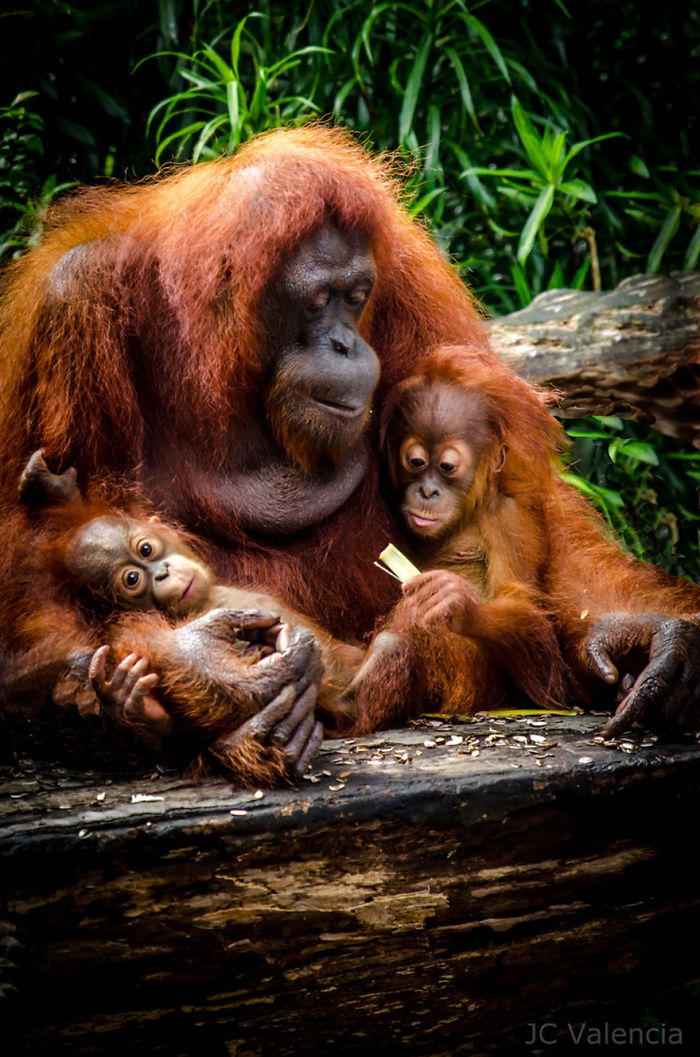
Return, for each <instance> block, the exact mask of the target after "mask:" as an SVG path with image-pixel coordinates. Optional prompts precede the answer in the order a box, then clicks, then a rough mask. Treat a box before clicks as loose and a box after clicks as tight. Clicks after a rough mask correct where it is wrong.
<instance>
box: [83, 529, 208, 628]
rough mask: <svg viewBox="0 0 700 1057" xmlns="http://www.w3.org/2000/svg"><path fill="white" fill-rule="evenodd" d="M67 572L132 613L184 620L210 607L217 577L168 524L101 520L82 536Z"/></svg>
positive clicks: (84, 530) (85, 530) (84, 531)
mask: <svg viewBox="0 0 700 1057" xmlns="http://www.w3.org/2000/svg"><path fill="white" fill-rule="evenodd" d="M65 564H66V568H67V570H68V572H69V573H71V574H72V575H73V576H75V577H76V579H77V580H78V582H79V583H81V584H85V585H86V586H87V587H90V588H93V589H94V590H95V591H99V592H101V593H103V594H107V595H109V596H111V597H113V598H114V600H115V602H117V603H120V604H121V605H123V606H126V607H128V608H131V609H146V610H148V609H158V610H161V611H162V612H164V613H167V614H168V615H170V616H184V615H186V614H188V613H192V612H194V611H196V610H197V609H200V608H201V607H202V606H204V605H205V604H206V603H207V601H208V599H209V595H210V592H211V588H212V581H211V573H210V572H209V570H208V569H207V567H206V566H205V565H203V564H202V563H201V562H200V561H199V559H198V558H197V556H196V555H195V554H193V553H192V552H191V551H190V550H189V549H188V548H187V547H186V546H185V545H184V544H183V542H182V540H181V539H180V538H179V537H178V536H177V535H176V534H175V533H174V532H171V531H170V530H168V529H165V528H164V527H163V526H162V525H158V524H154V523H152V522H150V521H136V520H134V519H133V518H128V517H120V516H114V517H100V518H94V519H93V520H92V521H89V522H88V523H87V524H86V525H85V526H84V527H83V528H81V529H79V530H78V532H76V534H75V536H74V537H73V539H72V540H71V542H70V544H69V546H68V549H67V551H66V559H65Z"/></svg>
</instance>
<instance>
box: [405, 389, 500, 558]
mask: <svg viewBox="0 0 700 1057" xmlns="http://www.w3.org/2000/svg"><path fill="white" fill-rule="evenodd" d="M492 419H493V416H492V412H491V408H490V405H489V403H488V401H487V400H486V398H485V397H484V395H483V394H482V393H481V392H480V391H479V390H464V389H461V388H460V387H458V386H456V385H454V384H452V383H449V382H432V383H427V382H420V383H418V384H410V385H409V386H408V387H407V388H406V390H405V391H404V393H403V394H402V396H401V399H400V400H399V402H398V403H397V405H396V408H395V411H394V417H393V419H392V421H391V423H390V425H389V430H388V452H389V469H390V473H391V478H392V482H393V486H394V489H395V491H396V497H397V499H398V504H399V508H400V511H401V514H402V516H403V519H404V521H405V524H406V527H407V528H408V530H409V531H410V532H411V534H412V535H413V536H415V537H417V538H418V539H421V540H425V541H433V542H435V541H439V540H442V539H444V538H445V537H446V536H449V535H450V534H451V533H453V532H454V531H455V530H456V529H458V528H459V526H460V524H461V523H462V522H463V521H464V519H465V518H466V517H467V516H468V514H469V511H470V510H471V509H472V507H473V504H474V503H475V502H476V500H477V499H478V498H479V495H478V493H479V487H480V485H479V482H480V481H481V482H482V484H483V479H484V477H485V470H486V469H487V467H488V466H489V465H491V463H493V462H494V455H497V456H498V457H500V445H499V443H498V441H497V438H496V431H495V427H494V424H493V421H492ZM480 470H481V475H480V476H479V471H480Z"/></svg>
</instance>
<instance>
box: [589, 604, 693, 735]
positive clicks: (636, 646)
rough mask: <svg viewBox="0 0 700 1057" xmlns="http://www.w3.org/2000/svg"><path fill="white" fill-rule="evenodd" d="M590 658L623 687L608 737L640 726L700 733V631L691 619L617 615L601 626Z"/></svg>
mask: <svg viewBox="0 0 700 1057" xmlns="http://www.w3.org/2000/svg"><path fill="white" fill-rule="evenodd" d="M585 654H586V657H585V659H586V663H587V665H588V667H589V668H590V669H591V670H592V671H593V672H594V673H595V674H596V675H598V676H600V678H602V679H604V680H605V682H606V683H608V684H610V685H613V684H615V683H618V685H619V688H620V690H619V692H618V699H619V698H620V697H621V700H620V703H619V704H618V706H617V709H616V711H615V714H614V715H613V716H612V718H611V719H609V720H608V722H607V723H606V724H605V726H604V728H603V731H602V733H603V735H604V736H605V737H610V738H612V737H616V736H617V735H619V734H621V733H622V732H623V731H625V730H628V729H629V728H630V727H631V726H632V725H633V724H635V723H637V724H640V725H643V726H646V727H650V728H652V729H654V730H665V731H676V732H683V731H687V730H698V729H700V627H698V626H697V625H696V624H694V623H693V622H691V621H690V620H683V619H682V618H680V617H660V616H656V615H646V614H644V615H636V614H626V613H613V614H610V615H609V616H606V617H603V618H602V619H601V620H599V621H598V623H597V624H596V625H595V627H594V628H593V630H592V632H591V634H590V636H589V639H588V642H587V643H586V646H585ZM640 658H641V660H640ZM640 666H641V670H640Z"/></svg>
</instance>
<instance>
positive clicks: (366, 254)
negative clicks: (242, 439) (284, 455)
mask: <svg viewBox="0 0 700 1057" xmlns="http://www.w3.org/2000/svg"><path fill="white" fill-rule="evenodd" d="M374 274H375V273H374V263H373V260H372V255H371V252H370V248H369V245H368V242H367V240H366V239H365V238H364V236H362V235H360V234H357V233H343V232H340V231H339V230H338V229H337V228H336V227H335V226H334V225H333V224H330V223H329V224H327V225H326V226H325V227H323V228H321V230H320V231H318V232H316V233H315V234H314V235H312V236H310V237H309V238H307V239H306V240H305V241H304V242H302V243H301V244H300V245H299V247H298V248H297V249H296V251H295V252H294V254H293V255H292V256H291V257H290V258H289V259H288V260H287V261H286V262H285V264H284V265H283V266H282V269H281V271H280V273H279V274H278V276H277V278H276V279H275V281H274V282H273V284H272V286H271V287H270V288H269V290H268V292H267V294H266V297H265V300H264V303H263V309H262V312H263V320H264V322H265V326H266V331H267V333H268V335H270V336H272V338H273V341H272V343H271V346H270V350H269V355H274V357H275V360H274V364H273V366H272V370H271V376H270V381H269V387H268V398H267V410H268V413H269V414H271V416H272V419H273V428H276V432H277V433H278V436H279V433H280V432H283V433H284V435H285V437H291V438H292V441H293V443H294V442H295V441H296V442H297V443H298V444H299V445H300V446H301V447H302V448H306V449H307V450H311V451H313V453H314V455H315V457H317V458H318V457H319V456H320V457H323V456H324V455H328V454H330V455H331V458H333V460H334V461H342V459H343V458H344V457H345V456H346V455H347V453H348V451H349V449H351V448H352V447H353V446H354V445H355V444H356V443H357V442H358V440H359V439H360V437H361V436H362V433H363V432H364V429H365V426H366V424H367V418H368V415H369V410H370V405H371V400H372V394H373V393H374V390H375V387H376V385H377V382H378V380H379V361H378V359H377V356H376V354H375V353H374V351H373V350H372V349H371V348H370V347H369V345H367V343H366V342H365V341H364V340H363V339H362V338H361V337H360V334H359V333H358V324H359V322H360V318H361V316H362V313H363V311H364V308H365V305H366V304H367V301H368V300H369V297H370V294H371V293H372V289H373V287H374ZM280 417H281V418H282V419H283V423H284V425H283V427H282V429H280V427H279V425H277V426H276V427H275V423H278V420H279V418H280Z"/></svg>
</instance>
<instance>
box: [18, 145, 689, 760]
mask: <svg viewBox="0 0 700 1057" xmlns="http://www.w3.org/2000/svg"><path fill="white" fill-rule="evenodd" d="M3 302H4V308H3V314H2V325H1V332H0V333H1V348H0V363H1V366H0V399H1V401H2V406H3V407H4V408H11V409H12V411H11V414H7V415H5V416H4V418H3V421H2V423H1V424H0V454H1V456H2V469H1V471H0V473H1V477H0V492H1V495H2V513H3V515H4V524H5V534H6V546H5V550H4V555H3V573H4V577H3V583H4V591H3V593H2V598H1V600H0V619H2V627H3V633H4V636H5V640H6V641H5V648H6V649H7V650H9V651H10V652H11V653H12V655H13V656H15V657H19V658H20V663H22V664H25V665H26V664H27V663H30V664H31V663H33V662H32V658H34V659H35V660H36V664H37V665H40V664H41V663H44V662H45V661H46V659H47V656H49V655H51V656H53V655H54V654H56V655H63V654H68V653H70V652H71V651H72V650H74V649H77V648H83V649H84V648H86V647H88V648H90V647H92V648H94V647H95V646H99V645H100V643H99V642H98V641H96V639H95V629H94V628H93V627H91V626H90V625H89V624H86V623H85V621H83V620H81V617H80V614H77V613H76V612H74V611H73V610H69V609H67V608H66V606H65V604H63V603H62V602H61V600H60V599H59V598H58V597H57V595H56V591H55V588H54V586H53V585H52V584H51V582H49V581H47V582H36V581H35V580H30V579H29V578H28V577H27V576H26V575H25V573H24V572H23V568H22V560H21V559H22V555H23V552H24V550H25V548H26V547H27V546H28V544H29V543H30V541H31V539H32V536H33V534H34V532H35V531H36V530H33V529H32V524H31V517H30V516H29V515H28V513H27V512H26V511H24V510H23V509H22V508H21V507H20V505H19V504H18V500H17V496H16V480H17V476H18V474H19V471H20V468H21V466H22V465H23V464H24V463H25V462H26V459H27V457H28V456H29V454H30V452H31V451H33V450H35V449H36V448H43V449H44V450H45V451H46V454H47V458H48V459H49V460H50V462H51V464H52V465H54V466H57V467H61V466H63V467H65V466H68V465H69V464H73V465H75V466H77V468H78V471H79V473H80V476H81V478H82V479H86V480H89V481H94V482H96V484H97V485H99V486H100V487H101V488H102V489H103V491H104V493H105V495H106V496H107V498H108V500H109V502H110V503H111V504H113V505H115V506H119V507H124V508H128V506H129V503H130V502H132V503H133V501H134V496H136V498H137V500H138V501H139V502H140V503H142V504H143V503H146V502H151V503H153V504H155V505H156V507H157V508H158V509H159V510H160V511H161V512H162V513H163V515H164V516H165V517H166V519H168V520H171V519H172V520H174V521H177V522H179V523H181V524H183V525H184V526H185V527H186V528H187V529H188V530H189V531H191V532H193V533H195V534H197V535H199V536H201V537H203V538H206V539H207V540H208V541H209V542H211V543H212V544H213V545H214V567H215V571H216V573H217V575H218V576H219V577H220V578H221V579H222V580H225V581H226V582H238V583H241V584H243V585H246V586H251V585H252V586H255V585H256V584H260V583H264V584H265V585H266V586H267V587H268V588H269V589H271V590H272V591H273V593H274V594H276V595H279V596H280V597H282V598H284V599H285V600H286V601H287V602H288V603H289V604H291V605H293V606H294V607H295V608H298V609H300V610H301V611H302V612H305V613H308V614H309V615H310V616H313V617H314V618H315V619H317V620H318V621H319V622H320V623H321V624H322V625H323V626H324V627H326V628H327V629H328V630H329V631H330V632H331V633H332V634H334V635H336V636H337V637H339V638H345V639H356V638H359V637H360V636H362V635H364V634H366V633H367V632H368V631H370V630H371V628H372V626H373V624H374V622H375V620H376V618H377V617H378V616H379V615H381V614H383V613H385V612H386V611H387V610H388V609H389V608H390V607H391V604H392V602H393V601H394V598H395V595H394V593H393V591H392V586H393V585H392V584H391V583H388V582H385V581H384V580H383V579H381V578H379V574H375V573H374V570H373V568H372V564H371V563H372V559H373V558H374V557H375V556H376V554H377V553H378V551H379V550H380V549H381V547H382V546H383V544H384V543H385V542H386V539H387V537H388V536H389V534H390V528H391V518H390V516H389V513H388V511H387V506H386V503H385V501H384V498H383V496H382V495H381V492H380V489H379V483H378V455H377V441H376V427H374V426H373V425H372V423H371V420H370V419H369V415H370V412H371V411H372V410H373V408H375V409H380V408H381V405H382V402H383V399H384V394H385V392H386V390H387V387H389V386H391V385H393V384H395V383H396V382H397V381H399V380H400V379H402V378H404V377H407V376H408V375H410V374H411V373H412V372H413V370H414V368H415V366H416V363H417V361H418V359H419V358H420V355H421V350H424V349H427V348H430V347H433V346H435V345H437V344H440V343H445V342H447V343H452V344H459V345H462V346H465V345H466V346H468V347H469V348H470V349H471V350H473V351H475V352H476V353H477V355H478V357H479V358H480V359H481V360H482V361H483V362H484V363H485V364H488V363H495V360H494V357H493V354H492V353H491V352H490V351H489V348H488V345H487V341H486V337H485V334H484V330H483V327H482V325H481V322H480V320H479V318H478V315H477V312H476V311H475V309H474V306H473V304H472V302H471V300H470V298H469V295H468V294H467V293H466V291H465V289H464V287H463V286H462V284H461V282H460V281H459V279H458V277H457V275H456V273H455V272H454V270H453V269H452V267H451V266H450V265H449V263H448V262H447V261H446V260H445V258H444V257H443V255H442V254H441V252H440V251H439V249H438V248H437V246H436V245H435V244H434V243H433V241H432V240H431V239H430V237H429V236H428V235H427V234H426V233H425V232H424V231H423V230H422V228H421V227H420V226H419V225H418V224H416V223H415V222H413V221H412V220H411V219H410V217H409V216H408V214H407V213H406V212H405V211H404V210H403V208H402V207H401V205H400V204H399V200H398V189H397V186H396V184H395V182H394V181H393V180H392V179H391V176H390V172H389V169H388V166H387V165H385V164H383V163H381V162H378V161H374V160H372V159H371V158H370V157H369V156H368V155H367V154H366V153H365V152H364V151H363V150H362V149H361V148H360V147H358V146H357V145H356V144H355V143H354V142H352V140H351V139H350V138H349V137H348V136H346V135H344V134H343V133H341V132H337V131H333V130H329V129H325V128H317V127H306V128H301V129H294V130H291V129H288V130H280V131H276V132H273V133H271V134H269V135H265V136H262V137H260V138H259V139H257V140H254V141H252V142H251V143H249V144H247V145H246V146H244V147H243V148H242V149H241V150H240V152H239V153H238V154H237V155H236V156H235V157H234V158H227V159H221V160H220V161H217V162H213V163H208V164H205V165H200V166H196V167H194V168H189V169H185V170H182V171H179V172H176V173H174V174H171V175H169V176H166V177H164V178H160V179H155V180H153V181H151V182H147V183H143V184H140V185H138V186H134V187H126V188H124V187H119V188H116V187H115V188H103V189H98V190H88V191H84V192H82V193H80V194H78V195H76V196H75V197H74V198H72V199H71V200H69V201H68V202H67V203H66V204H64V205H63V206H60V207H58V208H57V209H56V211H55V212H54V213H53V215H52V217H51V219H50V221H49V224H48V225H47V230H46V232H45V233H44V235H43V237H42V239H41V240H40V242H39V243H38V245H37V246H35V247H34V248H33V249H32V250H30V251H29V252H28V253H27V254H26V255H25V257H24V258H23V259H21V260H20V261H18V262H17V263H16V264H14V265H13V266H12V267H11V268H10V270H9V273H8V274H7V276H6V278H5V284H4V290H3ZM378 373H380V374H381V377H380V380H379V384H378V385H377V387H376V389H375V385H376V383H377V375H378ZM509 377H510V376H509ZM503 384H504V385H505V386H506V387H508V386H509V385H510V381H509V380H508V379H507V380H505V381H504V382H503ZM373 394H374V395H373ZM544 415H545V412H544V410H542V413H541V414H540V413H539V412H536V411H533V413H532V417H531V419H529V420H527V421H526V422H525V423H524V427H523V431H522V433H521V435H519V437H518V446H519V448H520V451H521V452H522V456H523V458H524V459H525V460H527V459H529V458H531V457H532V458H534V457H539V453H540V452H541V450H542V445H543V437H544V436H548V435H549V430H548V428H547V427H545V426H544V424H543V421H542V416H544ZM558 504H559V505H558V511H557V532H556V535H555V537H554V538H553V540H552V556H551V564H550V573H551V578H552V581H553V590H555V591H556V592H557V593H558V594H559V596H560V598H561V605H562V608H565V607H567V606H568V607H569V608H570V609H571V612H572V613H573V612H577V613H580V612H581V608H582V607H583V606H585V607H586V608H587V610H588V611H589V613H601V614H603V613H605V612H606V611H607V610H608V609H609V608H610V601H611V598H612V597H613V596H611V593H610V587H611V584H610V581H611V580H613V579H614V578H616V577H618V578H619V579H620V582H621V587H620V589H619V596H618V597H619V598H624V603H625V605H624V608H625V609H626V610H630V609H631V610H633V611H634V610H638V609H639V608H640V606H642V607H643V610H644V611H647V610H649V609H651V610H652V611H653V612H655V613H660V614H664V615H675V614H678V613H679V612H680V613H682V614H686V613H687V610H688V605H687V604H686V601H685V598H684V597H683V598H681V595H682V590H681V589H677V588H675V587H674V586H673V585H670V584H669V582H668V581H667V580H666V579H665V578H663V577H662V576H661V575H660V574H658V572H657V571H656V570H653V569H651V570H649V569H646V568H643V567H639V566H632V565H630V563H629V562H627V560H626V559H624V558H622V557H621V556H619V555H618V553H617V552H616V551H613V550H610V552H609V553H608V556H607V559H606V565H605V568H604V569H602V570H601V568H600V567H599V566H597V565H595V564H594V565H592V566H591V568H588V567H587V568H586V571H585V575H584V576H582V575H581V568H580V555H581V554H582V553H583V552H584V551H585V549H586V547H587V546H590V547H592V548H593V549H594V550H595V548H596V547H598V546H599V542H598V541H599V534H598V527H597V525H596V524H595V522H594V521H593V520H592V519H590V518H589V517H588V512H587V510H586V509H584V508H582V507H581V505H580V503H579V501H578V499H577V498H576V497H574V496H572V495H570V493H568V492H566V491H562V492H561V494H560V498H559V499H558ZM584 544H585V546H584ZM576 548H578V549H577V550H576ZM606 553H607V552H606ZM596 555H597V552H596ZM582 585H583V586H585V587H586V589H587V594H586V596H585V598H584V599H583V601H582V593H583V587H582ZM679 591H681V594H680V595H679ZM567 626H568V625H567ZM634 627H635V636H636V637H635V642H636V641H637V640H639V639H641V643H640V644H641V648H642V650H643V652H644V659H645V660H647V659H649V664H648V665H647V666H646V668H645V669H644V670H643V671H642V674H641V676H640V678H641V683H639V684H638V686H637V689H636V690H635V691H634V694H633V697H632V699H631V700H632V703H631V704H630V705H629V706H628V709H627V712H628V713H630V712H632V713H635V714H636V712H635V710H636V709H637V704H636V703H635V702H640V701H641V702H642V705H641V706H639V707H641V708H642V711H643V712H644V714H647V713H648V715H649V716H650V717H652V716H653V714H654V712H655V710H658V709H659V708H661V707H662V703H663V702H664V701H665V700H666V698H667V696H668V694H669V692H670V691H671V687H673V688H674V689H673V693H672V695H671V699H672V700H673V709H672V711H673V712H674V714H675V715H677V716H678V717H679V719H680V720H681V721H682V722H685V713H686V711H687V709H688V708H691V709H694V706H695V701H694V691H693V690H691V689H689V685H690V683H692V682H693V681H694V680H693V679H692V678H691V679H690V680H688V683H687V684H686V682H683V681H682V680H681V682H677V681H675V677H674V673H675V670H676V667H677V663H678V659H679V658H681V657H685V656H686V655H687V654H688V650H689V649H690V652H691V653H692V654H693V656H692V658H691V659H689V660H688V661H687V662H684V663H687V665H688V668H689V670H690V671H691V674H693V675H694V674H695V673H696V671H697V667H698V663H699V662H698V657H697V654H698V651H697V649H696V643H697V640H698V633H697V631H696V629H695V627H694V626H693V625H690V624H688V623H686V622H678V621H676V622H674V623H672V624H671V625H665V626H664V627H663V628H658V629H657V628H656V625H654V624H653V623H652V622H649V621H647V622H646V623H644V631H643V632H642V633H640V634H637V628H638V623H635V624H634ZM601 628H602V630H599V631H597V632H596V633H595V635H594V638H593V647H594V648H593V653H592V657H593V660H594V663H595V664H596V665H597V667H596V670H597V671H599V672H601V673H602V674H604V675H606V676H607V677H608V678H613V677H614V676H613V669H612V665H613V663H614V662H615V661H616V660H617V658H618V657H619V656H620V655H622V654H624V653H625V652H626V651H627V648H628V645H629V638H628V635H627V631H626V628H627V623H626V621H625V620H624V619H622V618H621V619H620V620H618V621H617V622H615V623H614V624H606V625H602V626H601ZM669 628H670V630H669ZM572 629H573V624H572ZM575 631H576V635H577V636H578V640H577V641H579V642H580V644H581V646H583V644H584V643H585V641H586V638H587V636H588V634H589V631H590V628H589V625H588V623H587V622H580V623H579V624H578V625H576V629H575ZM572 634H573V630H572ZM689 643H690V646H689ZM30 651H32V652H30ZM37 651H38V652H37ZM695 681H697V680H695ZM673 694H675V697H673ZM289 708H290V712H293V710H294V701H292V702H291V703H290V705H289ZM303 749H304V747H302V750H301V751H302V752H303ZM256 751H257V747H256V744H255V743H251V745H250V753H251V755H254V754H255V753H256Z"/></svg>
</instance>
